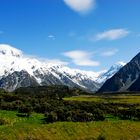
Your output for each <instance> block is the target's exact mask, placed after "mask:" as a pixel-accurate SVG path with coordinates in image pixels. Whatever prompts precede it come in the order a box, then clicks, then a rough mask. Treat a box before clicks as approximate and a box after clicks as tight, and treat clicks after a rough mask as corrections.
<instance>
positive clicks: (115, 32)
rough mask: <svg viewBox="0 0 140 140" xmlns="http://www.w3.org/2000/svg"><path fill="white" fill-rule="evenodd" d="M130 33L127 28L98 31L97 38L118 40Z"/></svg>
mask: <svg viewBox="0 0 140 140" xmlns="http://www.w3.org/2000/svg"><path fill="white" fill-rule="evenodd" d="M129 33H130V32H129V31H128V30H126V29H112V30H108V31H104V32H101V33H98V34H97V35H96V36H95V40H116V39H120V38H123V37H125V36H127V35H128V34H129Z"/></svg>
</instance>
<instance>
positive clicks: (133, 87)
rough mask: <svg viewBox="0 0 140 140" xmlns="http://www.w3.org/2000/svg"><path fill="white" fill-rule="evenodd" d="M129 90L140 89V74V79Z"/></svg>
mask: <svg viewBox="0 0 140 140" xmlns="http://www.w3.org/2000/svg"><path fill="white" fill-rule="evenodd" d="M128 90H129V91H140V76H139V77H138V79H137V80H136V81H135V82H134V83H133V84H132V85H131V86H130V87H129V89H128Z"/></svg>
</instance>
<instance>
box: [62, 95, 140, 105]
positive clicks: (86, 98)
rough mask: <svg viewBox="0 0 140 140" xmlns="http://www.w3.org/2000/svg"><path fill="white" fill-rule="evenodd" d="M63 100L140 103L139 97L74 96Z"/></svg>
mask: <svg viewBox="0 0 140 140" xmlns="http://www.w3.org/2000/svg"><path fill="white" fill-rule="evenodd" d="M64 100H72V101H89V102H90V101H91V102H109V103H110V102H111V103H133V104H137V103H140V95H138V94H136V95H115V96H111V95H108V96H105V95H102V96H88V95H84V96H83V95H81V96H74V97H70V98H64Z"/></svg>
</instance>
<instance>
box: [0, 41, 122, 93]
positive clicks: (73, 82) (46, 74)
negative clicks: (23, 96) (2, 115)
mask: <svg viewBox="0 0 140 140" xmlns="http://www.w3.org/2000/svg"><path fill="white" fill-rule="evenodd" d="M0 63H1V69H0V87H3V88H5V89H8V87H10V86H11V85H10V84H9V85H6V82H7V83H10V82H9V81H8V79H9V80H10V81H11V80H12V81H15V82H16V80H15V79H16V78H17V79H18V80H19V81H22V79H21V77H20V75H19V74H17V72H19V73H21V74H23V72H25V73H26V76H27V79H28V82H27V85H29V83H30V82H31V83H32V80H33V79H34V80H33V81H34V83H38V84H39V85H55V84H57V85H67V86H69V87H78V88H81V89H84V90H86V91H97V90H98V89H99V88H100V86H101V85H102V83H103V82H104V81H105V80H106V79H107V77H106V78H105V80H104V78H103V80H102V83H101V82H98V78H100V76H101V75H102V74H103V73H101V72H93V71H82V70H79V69H72V68H69V67H67V66H65V65H62V64H52V63H48V62H42V61H40V60H38V59H36V58H34V57H29V56H26V55H24V53H23V52H22V51H21V50H18V49H16V48H14V47H12V46H9V45H5V44H2V45H0ZM120 67H121V66H120ZM114 71H118V69H116V70H115V69H114ZM113 74H114V73H111V74H110V76H112V75H113ZM16 76H17V77H16ZM29 77H30V78H29ZM18 80H17V81H18ZM15 84H17V85H18V86H13V88H12V87H11V88H10V91H12V90H15V89H16V88H17V87H19V83H13V84H12V85H15ZM4 85H5V86H4ZM23 85H25V86H26V84H25V83H24V84H23ZM35 85H36V84H35ZM8 90H9V89H8Z"/></svg>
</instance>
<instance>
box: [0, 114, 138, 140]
mask: <svg viewBox="0 0 140 140" xmlns="http://www.w3.org/2000/svg"><path fill="white" fill-rule="evenodd" d="M0 118H5V119H6V120H8V122H9V123H7V124H6V125H1V126H0V140H94V139H99V138H100V137H101V138H105V139H107V140H127V139H128V140H138V139H139V138H140V122H134V121H121V120H105V121H103V122H102V121H99V122H88V123H74V122H56V123H50V124H43V122H42V119H43V115H42V114H33V115H32V116H31V117H30V118H20V117H17V116H16V112H13V111H0Z"/></svg>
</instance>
